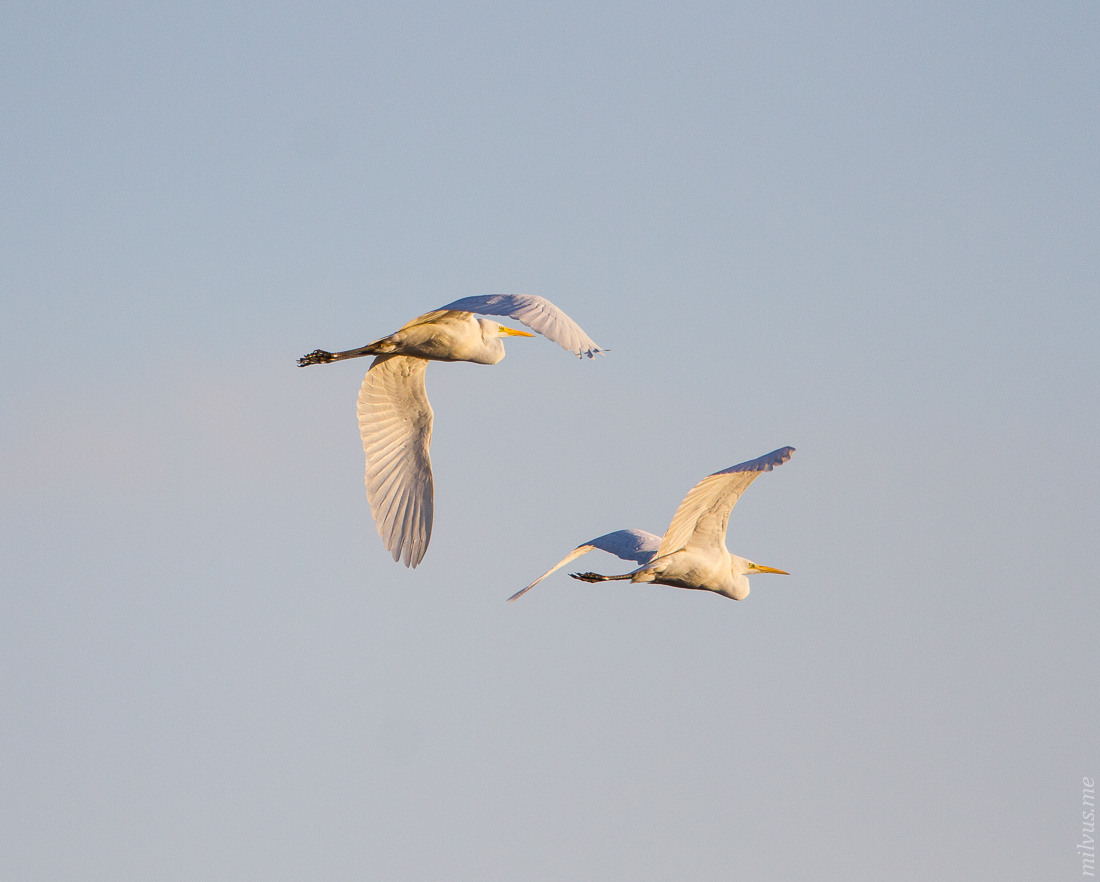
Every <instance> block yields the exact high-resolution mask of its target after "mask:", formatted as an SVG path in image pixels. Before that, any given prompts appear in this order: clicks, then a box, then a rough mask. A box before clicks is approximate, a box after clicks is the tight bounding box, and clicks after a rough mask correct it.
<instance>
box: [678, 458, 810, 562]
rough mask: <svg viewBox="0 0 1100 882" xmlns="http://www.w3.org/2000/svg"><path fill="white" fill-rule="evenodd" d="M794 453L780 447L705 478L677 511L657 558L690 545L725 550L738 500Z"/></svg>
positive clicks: (686, 497) (693, 488)
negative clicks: (759, 478) (727, 527)
mask: <svg viewBox="0 0 1100 882" xmlns="http://www.w3.org/2000/svg"><path fill="white" fill-rule="evenodd" d="M792 453H794V448H793V447H781V448H779V450H773V451H772V452H771V453H766V454H764V455H763V456H760V457H757V458H756V459H750V460H749V461H748V462H742V463H738V464H737V465H734V466H730V467H729V468H728V469H723V470H722V471H720V472H715V473H714V474H713V475H708V476H707V477H705V478H703V480H701V481H700V482H699V483H698V484H696V485H695V486H694V487H692V488H691V490H690V491H689V492H688V495H687V496H685V497H684V500H683V502H681V503H680V507H679V508H677V509H676V514H674V515H673V516H672V523H670V524H669V526H668V530H666V531H665V535H664V537H663V538H662V539H661V545H660V548H658V550H657V555H658V556H661V555H665V554H671V553H672V552H674V551H679V550H680V549H681V548H684V547H685V546H687V545H689V544H690V545H694V546H698V547H703V548H707V547H713V546H715V545H718V546H721V547H722V548H725V544H726V525H727V524H728V523H729V517H730V512H731V511H733V506H734V505H735V504H736V503H737V500H738V498H740V496H741V494H742V493H744V492H745V490H746V489H747V488H748V486H749V485H750V484H751V483H752V482H753V481H755V480H756V479H757V478H758V477H759V476H760V475H761V474H762V473H763V472H770V471H771V470H772V469H773V468H775V467H776V466H777V465H782V464H783V463H785V462H786V461H787V460H788V459H790V458H791V454H792Z"/></svg>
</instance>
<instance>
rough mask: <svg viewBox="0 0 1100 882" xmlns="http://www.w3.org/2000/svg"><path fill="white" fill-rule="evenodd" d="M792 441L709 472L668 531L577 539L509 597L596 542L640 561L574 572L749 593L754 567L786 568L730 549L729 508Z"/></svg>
mask: <svg viewBox="0 0 1100 882" xmlns="http://www.w3.org/2000/svg"><path fill="white" fill-rule="evenodd" d="M792 453H794V448H793V447H781V448H780V449H779V450H773V451H772V452H771V453H766V454H764V455H763V456H761V457H759V458H758V459H752V460H749V461H748V462H742V463H738V464H737V465H735V466H730V467H729V468H728V469H723V470H722V471H720V472H715V473H714V474H713V475H708V476H707V477H705V478H703V480H701V481H700V482H699V483H698V484H696V485H695V486H694V487H692V488H691V492H690V493H688V495H687V496H685V497H684V501H683V502H681V503H680V507H679V508H678V509H676V514H674V515H673V516H672V523H671V524H669V526H668V530H666V531H665V535H664V536H663V537H661V536H655V535H653V534H652V533H647V532H646V531H645V530H616V531H615V532H614V533H608V534H606V535H604V536H598V537H597V538H595V539H591V540H589V541H588V542H585V543H583V544H582V545H578V546H577V547H576V548H575V549H573V551H571V552H570V553H569V554H567V555H566V556H565V557H563V558H562V559H561V560H560V561H558V562H557V563H556V564H554V566H552V567H551V568H550V569H549V570H547V571H546V572H545V573H543V574H542V575H541V576H539V577H538V578H537V579H535V581H534V582H532V583H531V584H530V585H528V586H527V587H526V588H524V589H522V590H520V591H517V592H516V593H515V594H513V595H512V596H511V597H509V598H508V599H509V600H515V599H516V598H517V597H522V596H523V595H524V594H526V593H527V592H528V591H530V590H531V589H532V588H534V587H535V586H536V585H537V584H538V583H539V582H541V581H542V580H543V579H545V578H546V577H547V576H549V575H550V574H551V573H552V572H554V571H555V570H557V569H559V568H560V567H563V566H565V565H566V564H567V563H569V562H570V561H571V560H575V559H576V558H578V557H580V556H581V555H582V554H587V553H588V552H589V551H591V550H592V549H593V548H599V549H600V550H601V551H608V552H610V553H611V554H614V555H617V556H618V557H621V558H622V559H623V560H632V561H635V562H636V563H639V564H641V566H640V567H638V569H636V570H634V571H632V572H629V573H625V574H624V575H622V576H601V575H599V574H598V573H571V574H570V575H572V576H573V578H574V579H581V580H582V581H585V582H608V581H611V580H615V579H629V580H630V581H631V582H655V583H656V584H658V585H672V586H673V587H676V588H695V589H700V590H703V591H714V592H716V593H718V594H721V595H722V596H723V597H731V598H733V599H734V600H744V599H745V598H746V597H748V596H749V579H748V577H749V576H750V575H752V574H754V573H780V574H782V575H784V576H787V575H790V574H789V573H788V572H787V571H786V570H777V569H775V568H774V567H765V566H761V565H760V564H755V563H753V562H752V561H751V560H746V559H745V558H743V557H738V556H737V555H736V554H730V553H729V551H727V550H726V525H727V523H729V518H730V512H731V511H732V510H733V506H734V504H735V503H736V502H737V500H738V498H739V497H740V496H741V494H742V493H744V492H745V489H746V488H747V487H748V486H749V484H751V483H752V482H753V481H755V480H756V478H757V477H758V476H759V475H760V473H761V472H770V471H771V470H772V469H773V468H775V467H776V466H777V465H782V464H783V463H785V462H786V461H787V460H788V459H790V458H791V454H792Z"/></svg>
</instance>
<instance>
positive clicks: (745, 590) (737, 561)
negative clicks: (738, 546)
mask: <svg viewBox="0 0 1100 882" xmlns="http://www.w3.org/2000/svg"><path fill="white" fill-rule="evenodd" d="M730 557H731V558H732V560H730V576H731V577H732V578H733V591H732V592H730V595H729V596H730V597H732V598H733V599H734V600H744V599H745V598H746V597H748V596H749V576H752V575H754V574H756V573H779V575H781V576H789V575H790V573H788V572H787V571H786V570H777V569H776V568H775V567H766V566H763V565H762V564H757V563H753V562H752V561H751V560H746V559H745V558H743V557H738V556H737V555H736V554H731V555H730Z"/></svg>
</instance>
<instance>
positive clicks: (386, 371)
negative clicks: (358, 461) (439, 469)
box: [358, 355, 433, 567]
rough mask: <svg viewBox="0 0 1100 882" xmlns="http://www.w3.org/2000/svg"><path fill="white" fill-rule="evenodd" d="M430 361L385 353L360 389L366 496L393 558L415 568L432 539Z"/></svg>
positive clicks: (374, 364) (364, 379) (360, 423)
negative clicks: (427, 389)
mask: <svg viewBox="0 0 1100 882" xmlns="http://www.w3.org/2000/svg"><path fill="white" fill-rule="evenodd" d="M427 366H428V362H427V361H426V360H424V359H422V358H414V357H412V356H407V355H380V356H378V357H377V358H376V359H375V360H374V362H373V363H372V364H371V366H370V370H368V371H367V375H366V376H365V377H364V378H363V385H362V387H361V388H360V390H359V408H358V410H359V433H360V435H361V436H362V438H363V452H364V453H365V454H366V456H367V469H366V485H367V499H368V500H369V502H370V511H371V514H372V515H373V516H374V523H375V524H376V525H377V527H378V535H379V536H381V537H382V542H383V544H384V545H385V546H386V549H387V550H388V551H389V552H390V554H392V555H393V559H394V560H399V559H400V560H403V561H404V563H405V566H407V567H415V566H416V565H417V564H418V563H420V561H421V560H422V559H423V558H424V552H426V551H427V550H428V542H429V540H430V539H431V537H432V498H433V488H432V462H431V458H430V457H429V455H428V448H429V446H430V445H431V441H432V407H431V405H430V404H429V403H428V395H427V393H426V392H425V390H424V371H425V369H426V368H427Z"/></svg>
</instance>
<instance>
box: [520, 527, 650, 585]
mask: <svg viewBox="0 0 1100 882" xmlns="http://www.w3.org/2000/svg"><path fill="white" fill-rule="evenodd" d="M660 544H661V537H660V536H654V535H653V534H652V533H647V532H646V531H645V530H616V531H615V532H614V533H607V534H605V535H603V536H597V537H596V538H595V539H589V540H588V541H587V542H585V543H584V544H583V545H578V546H577V547H576V548H574V549H573V550H572V551H570V552H569V554H567V555H566V556H565V557H563V558H562V559H561V560H559V561H558V562H557V563H556V564H554V565H553V566H552V567H550V569H548V570H547V571H546V572H545V573H543V574H542V575H541V576H539V577H538V578H537V579H535V581H534V582H532V583H531V584H530V585H528V586H527V587H526V588H523V589H521V590H520V591H517V592H516V593H515V594H513V595H512V596H511V597H509V598H508V600H509V601H512V600H515V599H516V598H518V597H522V596H523V595H524V594H526V593H527V592H528V591H530V590H531V589H532V588H534V587H535V586H536V585H537V584H538V583H539V582H541V581H542V580H543V579H545V578H546V577H547V576H549V575H550V574H551V573H553V572H556V571H557V570H560V569H561V568H562V567H564V566H565V565H566V564H567V563H569V562H570V561H572V560H576V559H577V558H578V557H580V556H581V555H582V554H588V552H590V551H591V550H592V549H593V548H598V549H600V551H607V552H610V553H611V554H614V555H616V556H617V557H621V558H622V559H623V560H632V561H634V562H635V563H636V564H638V565H639V566H640V565H642V564H647V563H649V562H650V561H651V560H652V559H653V556H654V555H655V554H656V553H657V546H658V545H660Z"/></svg>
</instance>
